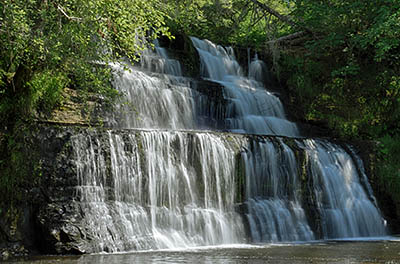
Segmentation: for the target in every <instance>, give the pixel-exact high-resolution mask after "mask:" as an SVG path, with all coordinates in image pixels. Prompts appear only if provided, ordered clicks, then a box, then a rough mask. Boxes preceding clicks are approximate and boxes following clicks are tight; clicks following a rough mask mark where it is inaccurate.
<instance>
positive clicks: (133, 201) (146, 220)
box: [73, 131, 245, 252]
mask: <svg viewBox="0 0 400 264" xmlns="http://www.w3.org/2000/svg"><path fill="white" fill-rule="evenodd" d="M102 137H103V138H102ZM73 145H74V149H75V157H76V159H75V160H76V163H77V168H78V178H79V186H78V187H77V192H76V197H75V199H76V201H77V202H78V203H79V205H80V206H81V208H82V210H83V211H84V212H86V213H85V219H84V220H83V221H84V222H85V226H86V227H87V228H88V229H90V230H92V234H91V236H92V237H91V240H92V242H91V243H92V246H93V247H94V248H95V251H111V252H116V251H122V250H129V249H137V250H143V249H158V248H176V247H189V246H201V245H216V244H231V243H238V242H240V241H244V238H245V236H244V229H243V228H244V227H243V224H242V221H241V217H240V215H239V214H238V213H236V212H235V210H234V204H235V203H234V199H235V197H236V194H235V190H236V188H235V181H234V175H235V157H234V156H233V155H232V153H233V152H234V148H238V145H239V142H235V141H232V140H231V141H227V140H224V139H222V138H219V137H217V136H214V135H212V134H208V133H201V134H187V133H182V132H160V131H141V132H138V133H129V134H126V135H120V134H118V133H114V132H111V131H109V132H108V133H107V134H106V135H102V136H99V135H96V134H88V135H77V136H76V137H75V138H74V139H73ZM106 163H110V164H109V166H108V167H107V166H106V165H105V164H106ZM105 168H109V170H106V169H105Z"/></svg>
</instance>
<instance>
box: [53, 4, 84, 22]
mask: <svg viewBox="0 0 400 264" xmlns="http://www.w3.org/2000/svg"><path fill="white" fill-rule="evenodd" d="M56 7H57V9H58V11H60V12H61V14H63V15H64V16H65V17H66V18H67V19H68V20H73V21H82V20H83V19H82V18H80V17H71V16H69V15H68V14H67V13H66V12H65V11H64V8H62V6H60V5H57V6H56Z"/></svg>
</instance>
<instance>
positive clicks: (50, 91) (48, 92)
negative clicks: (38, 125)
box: [27, 71, 70, 112]
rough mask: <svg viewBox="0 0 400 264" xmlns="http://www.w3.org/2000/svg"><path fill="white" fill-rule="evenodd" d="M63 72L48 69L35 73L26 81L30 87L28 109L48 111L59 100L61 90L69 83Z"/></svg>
mask: <svg viewBox="0 0 400 264" xmlns="http://www.w3.org/2000/svg"><path fill="white" fill-rule="evenodd" d="M69 81H70V80H69V79H68V77H67V76H66V75H65V73H53V72H50V71H45V72H40V73H35V74H34V75H33V77H32V79H31V80H30V81H29V82H28V83H27V86H28V87H29V89H30V91H31V92H30V94H31V96H30V100H31V101H30V104H29V108H30V109H38V110H40V111H44V112H49V111H51V110H52V109H53V107H54V106H55V105H56V104H57V103H59V102H60V99H61V92H62V91H63V89H64V88H65V87H66V86H67V85H68V83H69Z"/></svg>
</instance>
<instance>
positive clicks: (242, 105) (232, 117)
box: [192, 37, 299, 136]
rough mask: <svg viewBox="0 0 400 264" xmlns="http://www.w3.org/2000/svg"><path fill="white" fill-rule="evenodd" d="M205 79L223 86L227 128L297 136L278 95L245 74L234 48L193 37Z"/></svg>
mask: <svg viewBox="0 0 400 264" xmlns="http://www.w3.org/2000/svg"><path fill="white" fill-rule="evenodd" d="M192 41H193V44H194V46H195V47H196V49H197V51H198V52H199V55H200V59H201V74H202V75H203V76H204V78H207V79H209V80H211V81H214V82H217V83H219V84H221V85H222V86H223V87H224V98H225V100H226V101H227V103H226V104H227V110H226V118H225V128H226V129H228V130H230V131H232V132H238V133H252V134H262V135H266V134H269V135H284V136H296V135H298V134H299V132H298V129H297V126H296V125H295V124H294V123H292V122H289V121H288V120H287V119H286V117H285V112H284V109H283V105H282V103H281V101H280V100H279V98H278V97H277V96H275V95H274V94H273V93H271V92H269V91H267V90H265V89H264V87H263V84H262V83H260V82H258V81H257V80H256V79H253V78H251V79H249V78H246V77H244V76H243V73H242V69H241V67H240V66H239V63H238V62H237V61H236V59H235V56H234V53H233V49H232V48H226V49H225V48H224V47H222V46H219V45H215V44H214V43H212V42H210V41H207V40H200V39H197V38H195V37H192Z"/></svg>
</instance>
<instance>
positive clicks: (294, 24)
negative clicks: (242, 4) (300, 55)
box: [250, 0, 313, 34]
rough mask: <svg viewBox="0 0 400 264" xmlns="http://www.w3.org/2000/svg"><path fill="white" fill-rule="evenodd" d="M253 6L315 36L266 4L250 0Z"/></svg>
mask: <svg viewBox="0 0 400 264" xmlns="http://www.w3.org/2000/svg"><path fill="white" fill-rule="evenodd" d="M250 1H251V2H252V3H253V4H255V5H257V6H258V7H259V8H261V9H262V10H264V11H265V12H267V13H269V14H271V15H273V16H274V17H276V18H278V19H279V20H281V21H283V22H285V23H286V24H289V25H291V26H293V27H300V28H302V29H303V30H304V31H306V32H307V33H310V34H313V32H312V30H310V29H308V28H306V27H304V26H301V25H299V24H297V23H296V22H294V21H293V20H292V19H290V17H288V16H285V15H282V14H280V13H279V12H278V11H276V10H275V9H272V8H271V7H269V6H267V5H266V4H264V3H261V2H259V1H258V0H250Z"/></svg>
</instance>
